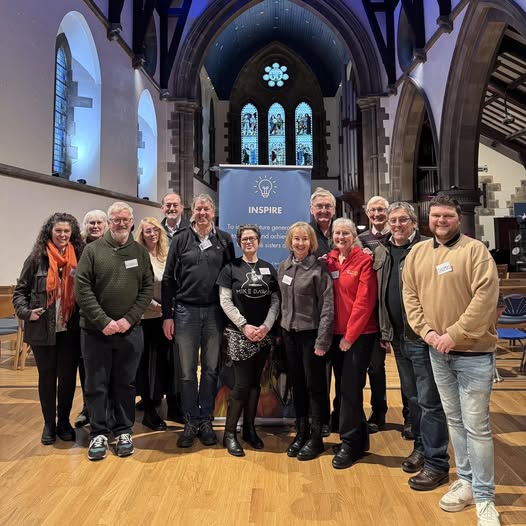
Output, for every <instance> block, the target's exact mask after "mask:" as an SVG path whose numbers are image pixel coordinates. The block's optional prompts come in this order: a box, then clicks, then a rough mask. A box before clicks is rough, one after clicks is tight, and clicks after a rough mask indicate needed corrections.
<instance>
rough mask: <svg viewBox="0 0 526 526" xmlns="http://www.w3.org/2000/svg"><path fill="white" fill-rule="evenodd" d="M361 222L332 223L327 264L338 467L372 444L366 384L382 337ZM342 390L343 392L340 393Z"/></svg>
mask: <svg viewBox="0 0 526 526" xmlns="http://www.w3.org/2000/svg"><path fill="white" fill-rule="evenodd" d="M357 237H358V236H357V233H356V227H355V225H354V223H353V222H352V221H351V220H350V219H347V218H340V219H336V221H334V223H333V227H332V240H333V247H334V248H333V250H332V251H331V252H329V255H328V258H327V265H328V268H329V272H330V273H331V276H332V279H333V285H334V338H333V342H332V346H331V350H330V353H331V359H332V360H333V363H334V370H335V376H336V399H337V400H339V401H340V408H338V407H335V412H337V411H338V409H339V414H340V438H341V441H342V443H341V445H340V446H338V447H336V448H335V449H336V456H335V457H334V458H333V460H332V465H333V467H334V468H335V469H343V468H348V467H350V466H351V465H352V464H353V463H354V462H355V461H356V460H358V459H359V458H361V457H362V455H363V453H364V452H365V451H367V450H368V449H369V431H368V429H367V420H366V418H365V413H364V411H363V388H364V387H365V380H366V373H367V367H368V366H369V362H370V360H371V351H372V348H373V344H374V340H375V338H376V337H377V332H378V324H377V321H376V313H375V307H376V298H377V281H376V275H375V273H374V271H373V260H372V258H371V256H369V255H367V254H364V253H363V252H362V249H361V248H360V247H359V246H357V245H356V241H357ZM338 393H340V394H339V395H338Z"/></svg>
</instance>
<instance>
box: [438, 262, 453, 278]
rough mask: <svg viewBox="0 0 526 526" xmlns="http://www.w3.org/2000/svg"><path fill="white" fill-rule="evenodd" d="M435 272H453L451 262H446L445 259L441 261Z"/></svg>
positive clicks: (439, 273)
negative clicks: (443, 261)
mask: <svg viewBox="0 0 526 526" xmlns="http://www.w3.org/2000/svg"><path fill="white" fill-rule="evenodd" d="M436 269H437V274H438V275H439V276H440V275H441V274H446V273H448V272H453V267H452V266H451V263H448V262H447V261H446V262H445V263H441V264H440V265H437V266H436Z"/></svg>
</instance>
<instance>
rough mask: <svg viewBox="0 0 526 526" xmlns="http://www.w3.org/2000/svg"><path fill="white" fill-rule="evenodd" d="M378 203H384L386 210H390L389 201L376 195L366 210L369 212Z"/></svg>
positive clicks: (368, 203)
mask: <svg viewBox="0 0 526 526" xmlns="http://www.w3.org/2000/svg"><path fill="white" fill-rule="evenodd" d="M376 201H382V202H383V204H384V206H385V208H389V201H388V200H387V199H386V198H385V197H382V196H381V195H374V196H373V197H371V199H369V201H367V208H366V210H369V208H371V205H372V204H373V203H375V202H376Z"/></svg>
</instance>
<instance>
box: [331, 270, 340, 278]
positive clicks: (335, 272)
mask: <svg viewBox="0 0 526 526" xmlns="http://www.w3.org/2000/svg"><path fill="white" fill-rule="evenodd" d="M331 277H332V279H338V278H339V277H340V271H339V270H333V271H332V272H331Z"/></svg>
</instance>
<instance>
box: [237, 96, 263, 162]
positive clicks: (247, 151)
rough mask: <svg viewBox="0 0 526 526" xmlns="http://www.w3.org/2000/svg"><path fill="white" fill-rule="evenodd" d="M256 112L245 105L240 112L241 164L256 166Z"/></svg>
mask: <svg viewBox="0 0 526 526" xmlns="http://www.w3.org/2000/svg"><path fill="white" fill-rule="evenodd" d="M258 163H259V153H258V110H257V108H256V107H255V106H254V104H245V106H243V109H242V110H241V164H258Z"/></svg>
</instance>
